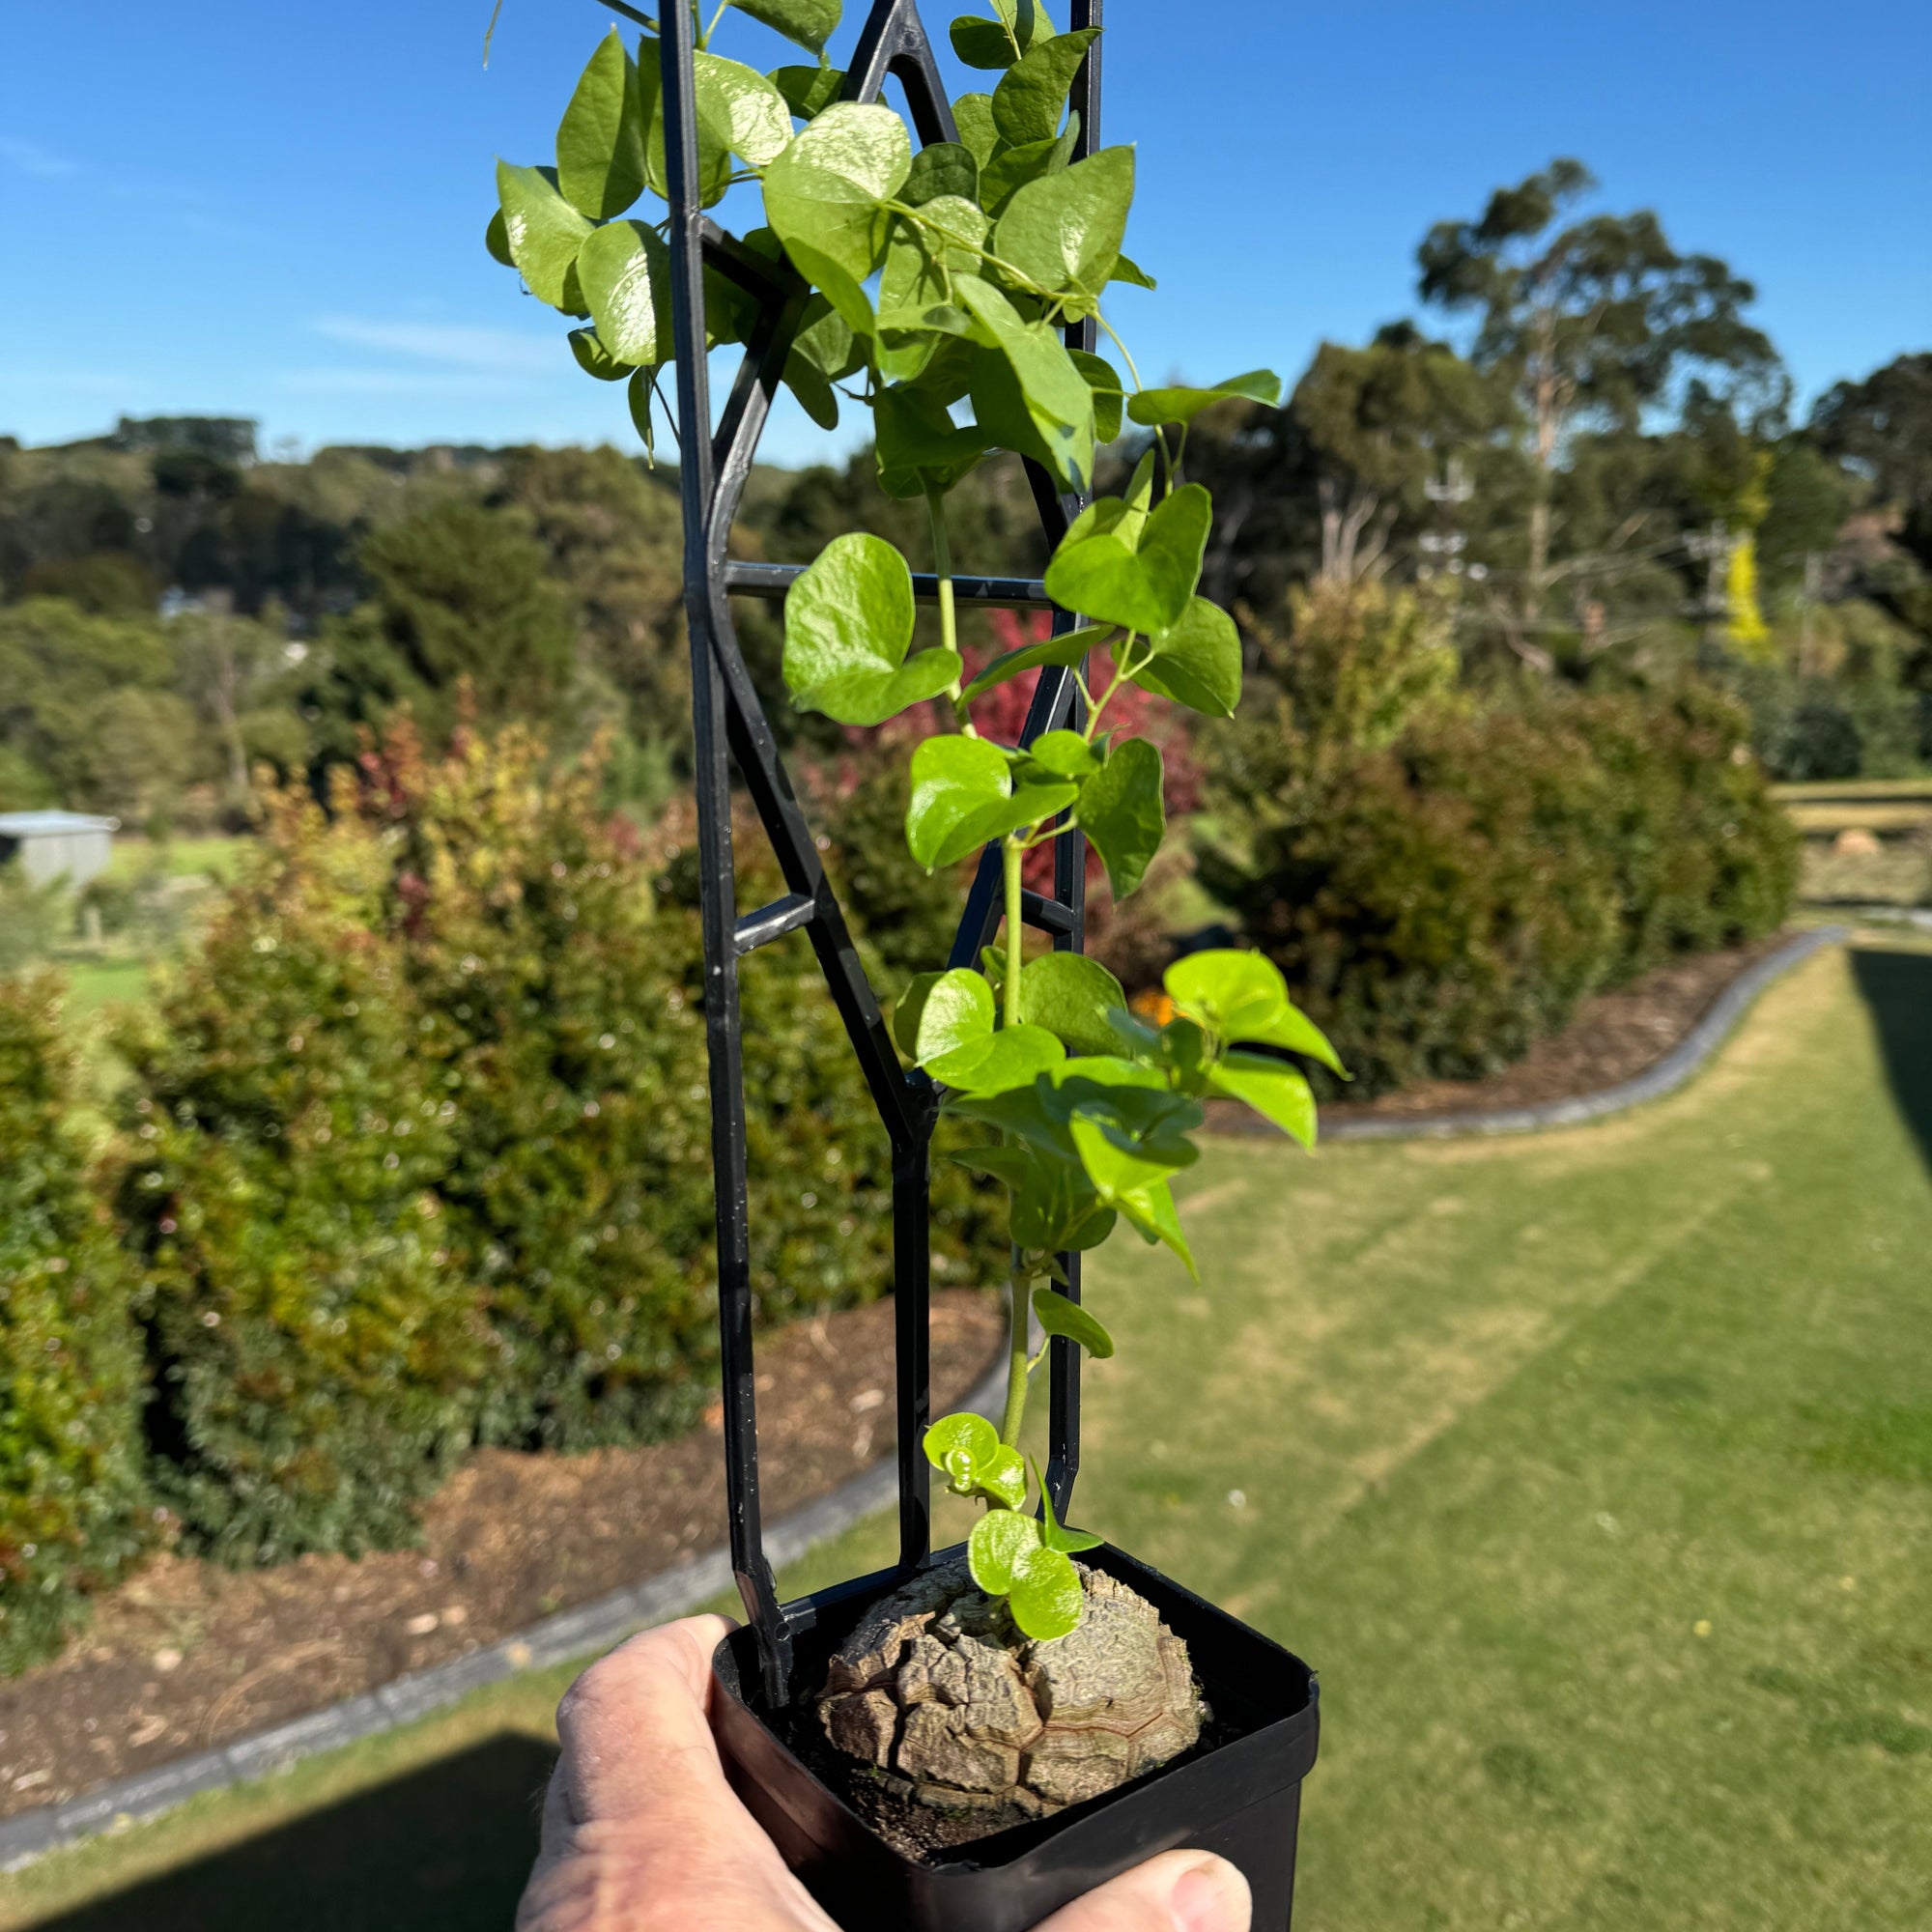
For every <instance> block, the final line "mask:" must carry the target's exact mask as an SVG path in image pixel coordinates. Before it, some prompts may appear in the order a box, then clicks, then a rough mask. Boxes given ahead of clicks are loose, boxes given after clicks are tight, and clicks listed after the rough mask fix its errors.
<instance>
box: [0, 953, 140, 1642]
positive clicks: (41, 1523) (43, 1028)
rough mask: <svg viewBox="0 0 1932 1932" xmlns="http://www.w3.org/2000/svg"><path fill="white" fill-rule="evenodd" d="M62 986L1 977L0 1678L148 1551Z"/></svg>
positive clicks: (121, 1289)
mask: <svg viewBox="0 0 1932 1932" xmlns="http://www.w3.org/2000/svg"><path fill="white" fill-rule="evenodd" d="M79 1082H80V1076H79V1068H78V1065H77V1063H76V1060H75V1057H74V1055H73V1053H72V1051H71V1047H70V1046H69V1044H68V1042H67V1038H66V1036H65V1035H64V1033H63V1030H62V1025H61V1010H60V996H59V986H58V982H57V981H56V980H54V979H53V978H52V977H51V976H44V975H35V976H30V977H26V978H21V979H15V980H0V1672H11V1671H14V1670H18V1669H21V1668H23V1667H24V1666H25V1665H26V1664H28V1663H30V1662H33V1661H34V1660H35V1659H36V1658H38V1657H40V1656H43V1655H44V1654H45V1653H46V1652H47V1651H49V1650H51V1649H53V1648H54V1647H56V1646H57V1645H58V1643H59V1642H60V1640H61V1637H62V1636H63V1635H64V1634H65V1633H66V1632H67V1630H68V1629H69V1628H70V1627H71V1625H72V1624H73V1622H74V1621H75V1620H76V1618H77V1617H78V1615H79V1614H80V1611H81V1609H82V1607H83V1605H84V1603H85V1593H86V1592H87V1591H88V1590H90V1589H93V1588H97V1587H99V1586H100V1585H102V1584H104V1583H107V1582H110V1581H111V1580H112V1579H113V1578H114V1577H115V1576H116V1575H117V1574H118V1572H119V1571H120V1570H121V1568H122V1566H123V1565H124V1564H125V1563H126V1562H127V1561H128V1558H129V1557H130V1556H131V1555H133V1554H134V1553H135V1551H136V1550H137V1549H138V1548H140V1546H141V1543H142V1541H143V1532H144V1526H145V1525H146V1523H147V1521H148V1517H149V1512H148V1509H147V1508H146V1507H145V1504H146V1498H145V1497H144V1495H143V1492H142V1488H141V1453H140V1439H139V1433H138V1413H139V1400H140V1385H141V1375H140V1368H141V1365H140V1355H139V1350H138V1348H137V1347H136V1344H135V1339H134V1331H133V1328H132V1325H131V1323H130V1322H129V1321H128V1269H127V1266H126V1264H125V1263H124V1260H123V1257H122V1255H121V1252H120V1250H119V1248H118V1247H117V1246H116V1244H115V1241H114V1238H113V1234H112V1230H111V1228H110V1226H109V1223H108V1218H107V1214H106V1211H105V1209H104V1208H103V1207H102V1206H100V1205H99V1202H98V1200H97V1198H96V1196H95V1195H94V1193H93V1191H92V1189H91V1187H90V1177H89V1174H88V1169H87V1160H86V1156H85V1153H84V1152H83V1151H82V1149H81V1147H80V1146H79V1145H78V1144H77V1142H76V1141H75V1139H74V1137H73V1134H72V1131H71V1120H72V1113H73V1109H74V1107H75V1105H76V1103H77V1101H78V1098H79V1095H80V1084H79Z"/></svg>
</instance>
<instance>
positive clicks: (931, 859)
mask: <svg viewBox="0 0 1932 1932" xmlns="http://www.w3.org/2000/svg"><path fill="white" fill-rule="evenodd" d="M839 541H843V539H839ZM873 541H875V542H876V541H877V539H876V538H875V539H873ZM1079 789H1080V788H1079V787H1078V786H1077V785H1071V784H1054V785H1021V786H1018V787H1015V786H1014V784H1013V773H1012V761H1011V759H1010V758H1009V755H1008V753H1005V752H1003V751H1002V750H1001V749H1000V748H999V747H998V746H997V745H990V744H988V743H987V742H986V740H985V739H983V738H967V737H954V736H947V737H940V738H927V739H925V740H924V741H923V743H921V744H920V745H918V746H917V747H916V748H915V749H914V751H913V754H912V801H911V804H910V805H909V806H908V807H907V810H906V845H907V847H908V848H909V849H910V851H911V853H912V856H913V857H914V858H915V859H917V860H918V861H919V863H920V864H921V865H922V866H923V867H925V868H926V870H927V871H931V870H932V869H933V867H937V866H950V865H952V864H954V863H955V862H957V861H958V860H960V859H963V858H965V857H966V856H967V855H968V854H969V853H971V852H975V851H977V850H978V849H979V848H980V846H981V845H985V844H989V843H991V841H992V840H993V839H995V838H1004V837H1005V836H1006V835H1007V834H1008V833H1009V832H1015V831H1018V830H1019V828H1020V827H1021V826H1025V825H1035V824H1037V823H1039V822H1040V821H1041V820H1043V819H1048V818H1052V817H1053V816H1054V815H1055V814H1056V813H1059V812H1062V811H1065V810H1066V808H1067V807H1068V806H1069V805H1071V804H1072V803H1073V801H1074V799H1075V798H1077V797H1078V796H1079Z"/></svg>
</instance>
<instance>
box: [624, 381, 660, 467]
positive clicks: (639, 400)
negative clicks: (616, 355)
mask: <svg viewBox="0 0 1932 1932" xmlns="http://www.w3.org/2000/svg"><path fill="white" fill-rule="evenodd" d="M656 374H657V371H656V370H655V369H634V370H633V371H632V372H631V385H630V387H629V389H628V390H627V391H626V392H625V400H626V402H628V403H629V404H630V406H631V421H632V423H633V424H634V425H635V426H636V428H637V432H638V434H639V436H640V437H642V438H643V440H644V454H645V455H646V456H655V455H656V454H657V447H658V440H657V425H656V424H655V423H654V422H653V421H652V420H651V378H652V377H653V376H655V375H656Z"/></svg>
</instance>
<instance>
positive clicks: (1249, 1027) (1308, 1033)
mask: <svg viewBox="0 0 1932 1932" xmlns="http://www.w3.org/2000/svg"><path fill="white" fill-rule="evenodd" d="M1161 984H1162V985H1163V986H1164V987H1166V989H1167V993H1168V996H1169V998H1171V999H1172V1000H1173V1001H1174V1003H1175V1005H1176V1006H1177V1007H1179V1009H1180V1010H1181V1011H1182V1012H1183V1013H1186V1014H1188V1015H1189V1016H1190V1017H1192V1018H1194V1019H1197V1020H1199V1021H1200V1022H1201V1023H1202V1025H1203V1026H1205V1027H1207V1028H1208V1030H1209V1031H1210V1032H1212V1033H1214V1034H1216V1035H1218V1036H1219V1037H1220V1038H1221V1039H1222V1041H1223V1042H1230V1041H1234V1040H1249V1041H1252V1042H1254V1043H1256V1044H1258V1045H1262V1046H1280V1047H1286V1048H1287V1049H1288V1051H1289V1052H1291V1053H1305V1054H1307V1055H1308V1056H1309V1058H1310V1059H1312V1060H1319V1061H1320V1062H1321V1065H1324V1066H1327V1067H1331V1068H1332V1069H1333V1070H1334V1071H1335V1072H1337V1073H1342V1074H1343V1076H1344V1078H1346V1077H1347V1075H1346V1073H1345V1072H1344V1068H1343V1066H1342V1063H1341V1061H1340V1059H1339V1058H1338V1057H1337V1055H1336V1052H1335V1049H1334V1048H1333V1047H1332V1046H1331V1045H1329V1043H1328V1040H1327V1038H1326V1037H1325V1036H1324V1035H1323V1034H1322V1032H1321V1028H1320V1027H1318V1026H1317V1025H1316V1024H1315V1022H1314V1021H1313V1020H1311V1019H1310V1018H1309V1017H1308V1015H1307V1014H1306V1013H1304V1012H1302V1011H1301V1009H1299V1008H1298V1007H1296V1006H1295V1005H1294V1004H1293V1001H1291V1000H1290V999H1289V997H1288V981H1287V980H1284V979H1283V978H1282V977H1281V969H1280V968H1279V967H1278V966H1276V964H1275V963H1274V961H1273V960H1272V959H1269V958H1267V957H1266V956H1265V955H1264V954H1263V953H1260V952H1239V951H1237V950H1235V949H1233V948H1225V947H1223V948H1215V949H1213V950H1211V951H1208V952H1190V953H1189V954H1188V955H1187V956H1186V957H1185V958H1184V959H1177V960H1176V961H1175V962H1174V964H1173V965H1172V966H1170V967H1169V968H1168V969H1167V971H1166V972H1165V973H1164V974H1163V975H1162V976H1161Z"/></svg>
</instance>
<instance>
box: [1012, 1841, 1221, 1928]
mask: <svg viewBox="0 0 1932 1932" xmlns="http://www.w3.org/2000/svg"><path fill="white" fill-rule="evenodd" d="M1249 1912H1250V1900H1249V1897H1248V1882H1247V1880H1246V1879H1244V1878H1243V1877H1242V1876H1241V1874H1240V1873H1239V1872H1238V1871H1237V1870H1236V1868H1235V1867H1234V1866H1233V1865H1231V1864H1230V1863H1229V1862H1228V1861H1227V1860H1226V1859H1217V1858H1216V1857H1215V1856H1214V1855H1213V1854H1212V1853H1211V1852H1164V1853H1162V1854H1161V1856H1160V1857H1159V1858H1157V1859H1150V1860H1149V1861H1147V1863H1146V1864H1144V1865H1136V1866H1135V1867H1134V1868H1133V1870H1132V1871H1130V1872H1122V1874H1121V1876H1120V1877H1119V1878H1117V1879H1111V1880H1109V1881H1108V1883H1107V1884H1105V1885H1103V1886H1101V1887H1100V1888H1099V1889H1098V1890H1097V1891H1090V1892H1089V1893H1088V1894H1087V1895H1086V1897H1084V1898H1076V1899H1075V1900H1074V1901H1073V1903H1072V1904H1071V1905H1067V1906H1063V1907H1062V1908H1061V1910H1060V1911H1058V1912H1056V1913H1055V1914H1054V1915H1053V1917H1052V1918H1043V1919H1041V1921H1040V1922H1039V1924H1038V1925H1037V1927H1035V1932H1248V1918H1249Z"/></svg>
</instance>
